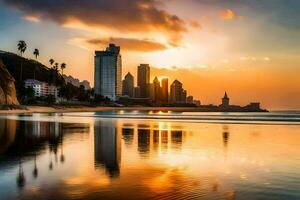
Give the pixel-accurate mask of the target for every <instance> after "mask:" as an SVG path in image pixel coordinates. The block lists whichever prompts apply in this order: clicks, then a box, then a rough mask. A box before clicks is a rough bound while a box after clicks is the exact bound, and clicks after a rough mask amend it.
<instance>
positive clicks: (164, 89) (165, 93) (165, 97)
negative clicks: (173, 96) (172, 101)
mask: <svg viewBox="0 0 300 200" xmlns="http://www.w3.org/2000/svg"><path fill="white" fill-rule="evenodd" d="M161 100H162V102H163V103H168V101H169V80H168V78H163V79H162V80H161Z"/></svg>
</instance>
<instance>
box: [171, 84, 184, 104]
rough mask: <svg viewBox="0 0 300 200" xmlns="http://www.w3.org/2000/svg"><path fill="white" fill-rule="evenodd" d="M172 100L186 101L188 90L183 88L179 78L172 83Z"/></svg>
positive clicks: (175, 101) (177, 101)
mask: <svg viewBox="0 0 300 200" xmlns="http://www.w3.org/2000/svg"><path fill="white" fill-rule="evenodd" d="M170 100H171V102H173V103H186V90H183V88H182V83H181V82H179V81H178V80H175V81H173V83H172V84H171V92H170Z"/></svg>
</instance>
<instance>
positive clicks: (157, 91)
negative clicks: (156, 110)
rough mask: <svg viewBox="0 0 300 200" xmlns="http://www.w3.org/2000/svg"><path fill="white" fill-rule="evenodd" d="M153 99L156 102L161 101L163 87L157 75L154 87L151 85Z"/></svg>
mask: <svg viewBox="0 0 300 200" xmlns="http://www.w3.org/2000/svg"><path fill="white" fill-rule="evenodd" d="M151 99H152V101H153V102H154V103H158V102H160V101H161V87H160V82H159V80H158V78H157V77H155V78H154V80H153V83H152V87H151Z"/></svg>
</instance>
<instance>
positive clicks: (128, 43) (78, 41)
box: [71, 37, 167, 52]
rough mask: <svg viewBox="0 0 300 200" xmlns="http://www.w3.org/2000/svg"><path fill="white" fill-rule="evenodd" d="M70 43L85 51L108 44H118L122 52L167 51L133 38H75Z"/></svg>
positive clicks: (151, 43) (160, 46) (162, 47)
mask: <svg viewBox="0 0 300 200" xmlns="http://www.w3.org/2000/svg"><path fill="white" fill-rule="evenodd" d="M71 43H72V44H74V45H77V46H80V47H83V48H87V49H95V48H98V49H100V48H104V47H106V46H107V44H108V43H115V44H118V45H120V46H121V47H122V50H125V51H139V52H153V51H162V50H166V49H167V46H165V45H164V44H161V43H158V42H154V41H150V40H147V39H144V40H139V39H133V38H113V37H111V38H106V39H99V38H92V39H87V38H75V39H73V40H72V41H71Z"/></svg>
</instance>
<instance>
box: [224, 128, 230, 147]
mask: <svg viewBox="0 0 300 200" xmlns="http://www.w3.org/2000/svg"><path fill="white" fill-rule="evenodd" d="M228 141H229V131H228V126H223V146H224V148H227V145H228Z"/></svg>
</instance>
